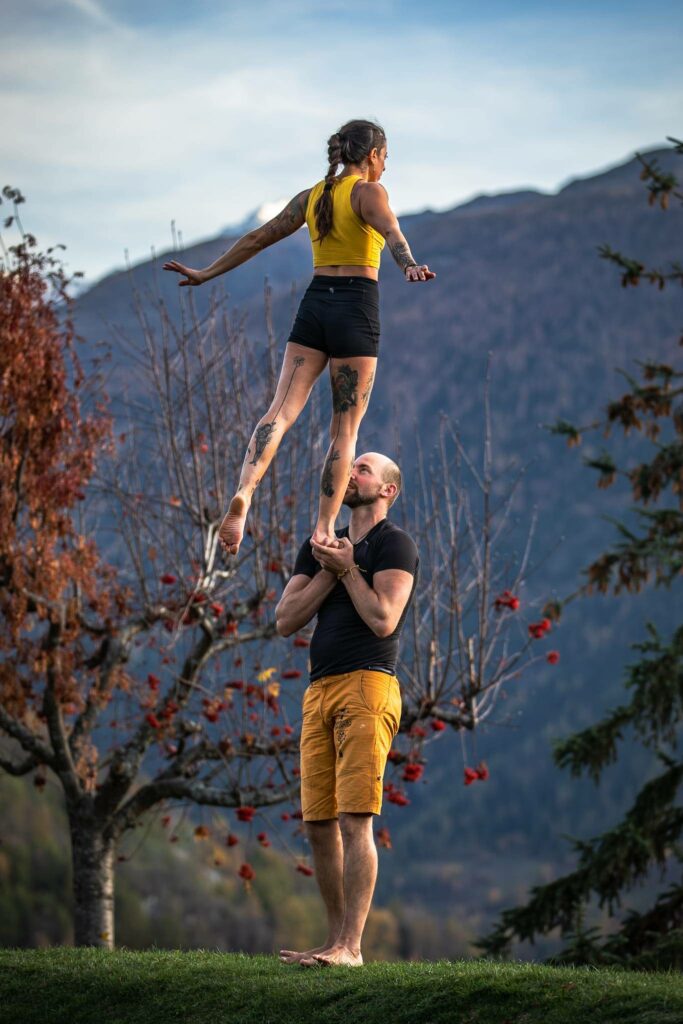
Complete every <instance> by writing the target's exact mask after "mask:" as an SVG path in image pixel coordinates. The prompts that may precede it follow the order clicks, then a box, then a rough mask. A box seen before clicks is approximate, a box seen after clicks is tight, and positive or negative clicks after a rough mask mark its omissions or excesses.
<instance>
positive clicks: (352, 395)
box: [332, 363, 358, 412]
mask: <svg viewBox="0 0 683 1024" xmlns="http://www.w3.org/2000/svg"><path fill="white" fill-rule="evenodd" d="M357 395H358V370H352V369H351V367H350V366H348V365H347V364H346V363H344V364H343V365H342V366H340V367H339V369H338V370H337V372H336V374H335V375H334V377H333V378H332V408H333V409H334V411H335V412H348V410H349V409H350V408H351V407H352V406H354V405H357V404H358V403H357Z"/></svg>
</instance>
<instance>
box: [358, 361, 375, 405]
mask: <svg viewBox="0 0 683 1024" xmlns="http://www.w3.org/2000/svg"><path fill="white" fill-rule="evenodd" d="M374 379H375V371H374V370H373V371H372V373H371V374H370V379H369V380H368V383H367V385H366V388H365V391H364V392H363V394H362V395H361V396H360V400H361V402H362V403H363V408H364V409H367V406H368V402H369V401H370V392H371V391H372V383H373V381H374Z"/></svg>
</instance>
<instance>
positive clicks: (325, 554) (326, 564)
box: [311, 537, 355, 576]
mask: <svg viewBox="0 0 683 1024" xmlns="http://www.w3.org/2000/svg"><path fill="white" fill-rule="evenodd" d="M311 548H312V550H313V555H314V557H315V558H316V559H317V561H318V562H320V564H321V565H322V567H323V569H327V570H328V571H329V572H333V573H334V574H335V576H336V575H337V573H340V572H343V571H344V569H350V568H351V566H352V565H354V564H355V560H354V557H353V544H352V543H351V541H350V540H349V538H348V537H338V538H337V540H336V541H333V543H332V544H316V543H315V542H314V541H312V542H311Z"/></svg>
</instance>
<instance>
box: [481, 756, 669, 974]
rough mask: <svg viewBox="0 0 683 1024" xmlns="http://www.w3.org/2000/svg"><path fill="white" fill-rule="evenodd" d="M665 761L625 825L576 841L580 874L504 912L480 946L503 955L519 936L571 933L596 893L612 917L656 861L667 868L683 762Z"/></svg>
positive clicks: (535, 891)
mask: <svg viewBox="0 0 683 1024" xmlns="http://www.w3.org/2000/svg"><path fill="white" fill-rule="evenodd" d="M660 758H661V759H662V760H663V761H664V762H665V763H666V764H667V765H668V767H667V770H666V771H665V772H664V773H663V774H661V775H660V776H658V777H657V778H655V779H652V780H651V781H650V782H648V783H647V784H646V785H645V786H644V787H643V789H642V790H641V792H640V793H639V794H638V796H637V798H636V801H635V803H634V805H633V807H632V808H631V810H630V811H629V812H628V814H627V815H626V817H625V818H624V820H623V822H621V823H620V824H619V825H617V826H616V828H614V829H611V830H610V831H608V832H606V833H604V834H603V835H601V836H598V837H597V838H595V839H591V840H588V841H586V842H584V841H581V840H572V842H573V844H574V848H575V849H576V850H577V851H578V852H579V854H580V856H579V864H578V867H577V868H576V870H575V871H573V872H571V873H570V874H568V875H565V876H564V877H563V878H558V879H557V880H556V881H554V882H551V883H550V884H549V885H544V886H534V887H533V888H532V889H531V899H530V900H529V902H528V903H527V904H526V905H525V906H522V907H515V908H513V909H511V910H504V911H503V912H502V914H501V917H500V921H499V922H498V924H497V925H496V927H495V928H494V930H493V931H492V932H491V933H489V935H486V936H484V937H483V938H482V939H481V940H479V941H477V942H476V943H475V945H476V946H477V947H478V948H480V949H482V950H483V951H484V952H485V953H488V954H492V955H498V954H502V953H505V952H506V951H508V950H509V948H510V944H511V943H512V941H513V939H514V938H515V937H516V938H518V939H519V941H522V942H523V941H526V940H528V941H530V942H533V940H534V937H535V936H536V935H539V934H540V935H547V934H548V933H549V932H551V931H552V930H553V929H555V928H560V930H561V933H562V935H563V936H564V935H565V934H569V933H570V932H571V930H572V928H573V927H574V922H575V920H576V916H577V914H578V913H580V908H581V905H582V904H583V903H586V902H587V901H588V899H589V898H590V896H591V894H593V893H595V894H596V895H597V896H598V898H599V904H600V907H602V906H603V905H604V903H605V902H607V904H608V912H609V914H610V916H611V915H612V913H613V904H614V903H617V904H620V892H621V891H622V890H623V889H628V888H630V887H632V886H633V884H634V883H635V882H636V881H638V879H640V878H644V877H645V875H646V874H647V872H648V870H649V869H650V866H651V865H652V863H653V862H656V863H657V864H659V865H663V864H665V863H666V859H667V855H668V853H669V851H670V849H671V848H672V847H673V846H674V845H675V844H676V842H677V841H678V839H679V837H680V834H681V831H682V830H683V808H681V807H675V806H672V804H673V801H674V800H675V799H676V797H677V792H678V788H679V787H680V785H681V781H682V780H683V762H676V761H674V760H673V759H671V758H669V757H667V756H666V755H664V754H660ZM570 838H571V837H570Z"/></svg>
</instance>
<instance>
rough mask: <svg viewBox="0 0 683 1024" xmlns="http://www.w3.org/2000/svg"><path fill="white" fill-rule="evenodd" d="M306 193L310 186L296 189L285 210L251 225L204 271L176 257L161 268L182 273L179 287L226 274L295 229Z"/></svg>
mask: <svg viewBox="0 0 683 1024" xmlns="http://www.w3.org/2000/svg"><path fill="white" fill-rule="evenodd" d="M309 192H310V189H305V190H304V191H303V192H299V194H298V196H294V198H293V199H290V201H289V202H288V203H287V205H286V206H285V208H284V210H282V211H281V213H278V215H277V216H276V217H273V219H272V220H269V221H267V222H266V223H265V224H261V226H260V227H258V228H254V230H253V231H248V232H247V234H246V235H242V237H241V238H240V239H238V240H237V241H236V242H235V244H234V245H233V246H232V247H231V248H230V249H228V251H227V252H224V253H223V255H222V256H219V257H218V259H217V260H215V261H214V262H213V263H212V264H211V266H209V267H205V268H204V269H203V270H193V269H192V267H186V266H184V265H183V264H182V263H178V261H177V260H169V261H168V263H164V266H163V269H164V270H174V271H175V272H176V274H184V275H185V278H186V280H185V281H179V282H178V284H179V285H180V286H181V288H182V286H183V285H188V284H189V285H197V284H204V282H205V281H210V280H211V278H212V277H218V276H219V274H225V273H226V272H227V271H228V270H234V269H235V267H239V266H240V265H241V264H242V263H246V262H247V260H250V259H251V258H252V256H256V254H257V253H259V252H261V251H262V250H263V249H267V248H268V246H269V245H274V244H275V242H279V241H280V240H281V239H283V238H286V237H287V236H288V235H293V234H294V232H295V231H298V229H299V228H300V227H301V226H302V225H303V224H304V222H305V220H306V202H307V200H308V195H309Z"/></svg>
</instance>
